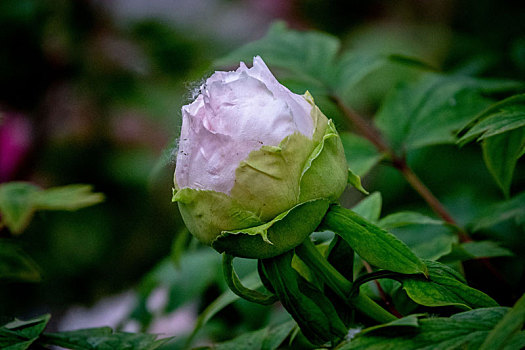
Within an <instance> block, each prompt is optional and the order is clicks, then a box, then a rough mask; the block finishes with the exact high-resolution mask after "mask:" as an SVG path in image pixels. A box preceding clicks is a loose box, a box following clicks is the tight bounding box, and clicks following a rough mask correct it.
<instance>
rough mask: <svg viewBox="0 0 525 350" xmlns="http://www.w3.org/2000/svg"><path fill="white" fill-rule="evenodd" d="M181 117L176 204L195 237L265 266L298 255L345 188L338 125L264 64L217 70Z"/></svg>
mask: <svg viewBox="0 0 525 350" xmlns="http://www.w3.org/2000/svg"><path fill="white" fill-rule="evenodd" d="M182 117H183V120H182V129H181V136H180V141H179V149H178V154H177V165H176V170H175V179H174V180H175V190H174V196H173V201H176V202H178V205H179V209H180V212H181V215H182V218H183V220H184V222H185V223H186V226H187V227H188V229H189V231H190V232H191V233H192V234H193V235H195V236H196V237H197V238H198V239H199V240H200V241H202V242H203V243H206V244H210V245H212V246H213V247H214V248H215V249H217V250H218V251H219V252H223V251H226V252H227V253H229V254H232V255H235V256H239V257H248V258H268V257H272V256H275V255H278V254H281V253H283V252H285V251H287V250H290V249H293V248H294V247H295V246H297V245H298V244H300V243H301V242H302V241H303V240H304V239H305V238H306V237H307V236H308V235H309V234H310V233H311V232H313V231H314V230H315V228H316V227H317V226H318V225H319V223H320V222H321V220H322V218H323V216H324V214H325V212H326V210H327V209H328V206H329V205H330V203H332V202H334V201H336V200H337V199H338V198H339V196H340V195H341V193H342V192H343V190H344V188H345V186H346V182H347V166H346V161H345V157H344V151H343V147H342V144H341V140H340V138H339V135H338V134H337V132H336V130H335V127H334V125H333V123H332V122H331V120H328V119H327V118H326V117H325V116H324V115H323V113H322V112H321V111H320V110H319V108H317V106H316V105H315V103H314V101H313V98H312V97H311V95H310V94H309V93H308V92H307V93H306V94H305V95H303V96H301V95H297V94H294V93H292V92H291V91H290V90H288V89H287V88H286V87H284V86H283V85H281V84H279V82H278V81H277V80H276V79H275V77H274V76H273V75H272V73H271V72H270V71H269V69H268V67H266V65H265V63H264V62H263V60H262V59H261V58H260V57H255V58H254V60H253V67H252V68H247V67H246V66H245V65H244V63H242V62H241V64H240V67H239V68H238V69H237V70H236V71H232V72H215V73H214V74H213V75H212V76H211V77H210V78H208V79H207V80H206V83H205V84H203V85H202V86H201V88H200V94H199V95H198V97H197V98H196V99H195V101H194V102H193V103H191V104H189V105H186V106H184V107H182Z"/></svg>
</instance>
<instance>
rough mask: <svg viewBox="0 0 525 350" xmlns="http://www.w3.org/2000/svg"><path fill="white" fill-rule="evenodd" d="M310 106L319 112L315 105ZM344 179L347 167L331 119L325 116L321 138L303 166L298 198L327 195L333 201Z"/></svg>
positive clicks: (339, 139)
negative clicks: (324, 126) (324, 128)
mask: <svg viewBox="0 0 525 350" xmlns="http://www.w3.org/2000/svg"><path fill="white" fill-rule="evenodd" d="M313 110H315V111H317V112H318V113H321V111H320V110H319V108H317V107H316V106H314V107H313ZM312 113H314V112H312ZM319 119H320V118H319ZM320 181H322V184H320ZM346 183H347V168H346V158H345V153H344V149H343V144H342V143H341V138H340V137H339V135H338V134H337V131H336V130H335V126H334V124H333V122H332V121H331V120H328V123H327V126H326V130H325V133H324V136H323V138H322V141H321V142H319V144H318V145H317V147H316V148H315V149H314V151H313V152H312V153H311V154H310V157H309V158H308V159H307V161H306V163H305V166H304V167H303V171H302V174H301V180H300V196H299V201H301V202H302V201H304V200H307V199H311V198H328V199H330V200H332V201H336V200H337V199H338V198H339V197H340V196H341V194H342V193H343V191H344V189H345V188H346Z"/></svg>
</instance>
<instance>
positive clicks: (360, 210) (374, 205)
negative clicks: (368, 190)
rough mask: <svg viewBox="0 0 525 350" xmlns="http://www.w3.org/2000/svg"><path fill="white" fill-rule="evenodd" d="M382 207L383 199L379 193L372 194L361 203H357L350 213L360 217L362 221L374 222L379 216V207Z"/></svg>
mask: <svg viewBox="0 0 525 350" xmlns="http://www.w3.org/2000/svg"><path fill="white" fill-rule="evenodd" d="M382 205H383V198H382V197H381V193H380V192H374V193H372V194H371V195H369V196H368V197H365V198H364V199H363V200H362V201H360V202H359V203H357V204H356V205H355V206H354V207H353V208H352V211H353V212H354V213H356V214H358V215H361V216H362V217H363V218H364V219H366V220H369V221H372V222H376V221H377V220H379V217H380V216H381V206H382Z"/></svg>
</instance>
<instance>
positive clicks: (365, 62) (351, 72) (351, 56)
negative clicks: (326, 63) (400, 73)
mask: <svg viewBox="0 0 525 350" xmlns="http://www.w3.org/2000/svg"><path fill="white" fill-rule="evenodd" d="M389 63H397V64H400V65H403V66H410V67H414V68H423V69H425V70H428V69H433V68H432V67H430V66H428V65H427V64H426V63H423V62H421V61H419V60H417V59H414V58H411V57H406V56H401V55H389V54H384V53H380V52H373V51H372V52H370V51H364V50H349V51H346V52H345V53H343V54H342V56H341V58H340V59H339V60H338V62H337V65H336V66H335V74H334V77H333V79H332V81H333V83H332V85H333V89H334V90H335V91H336V93H337V94H338V95H339V96H341V97H342V98H343V99H344V100H346V99H348V97H349V96H350V95H351V94H352V93H353V92H354V90H353V88H355V87H356V85H358V83H359V82H361V81H362V80H363V79H364V78H365V77H366V76H368V75H369V74H371V73H373V72H375V71H377V70H379V69H380V68H382V67H385V66H386V65H387V64H389Z"/></svg>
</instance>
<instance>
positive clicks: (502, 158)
mask: <svg viewBox="0 0 525 350" xmlns="http://www.w3.org/2000/svg"><path fill="white" fill-rule="evenodd" d="M482 148H483V159H484V160H485V165H486V166H487V168H488V169H489V171H490V173H491V175H492V177H493V178H494V180H496V183H497V184H498V186H499V187H500V188H501V190H502V191H503V194H504V195H505V197H507V198H508V197H509V192H510V185H511V182H512V175H513V174H514V168H515V167H516V163H517V161H518V158H520V157H521V156H522V155H523V151H524V149H525V128H520V129H515V130H512V131H509V132H506V133H505V134H500V135H497V136H493V137H491V138H488V139H486V140H484V141H483V144H482Z"/></svg>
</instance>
